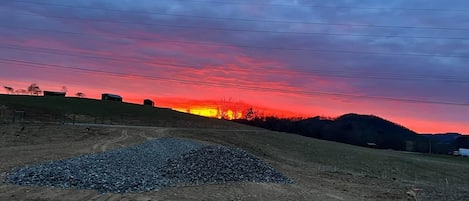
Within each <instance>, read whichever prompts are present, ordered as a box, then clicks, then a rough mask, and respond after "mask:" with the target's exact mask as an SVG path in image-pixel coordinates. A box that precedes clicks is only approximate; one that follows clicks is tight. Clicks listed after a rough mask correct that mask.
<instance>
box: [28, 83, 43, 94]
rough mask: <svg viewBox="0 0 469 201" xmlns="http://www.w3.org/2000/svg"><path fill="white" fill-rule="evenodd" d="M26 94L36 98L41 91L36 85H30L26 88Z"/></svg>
mask: <svg viewBox="0 0 469 201" xmlns="http://www.w3.org/2000/svg"><path fill="white" fill-rule="evenodd" d="M28 92H29V93H30V94H31V95H36V96H38V95H39V94H41V92H42V90H41V88H39V86H38V85H37V84H36V83H32V84H30V85H29V86H28Z"/></svg>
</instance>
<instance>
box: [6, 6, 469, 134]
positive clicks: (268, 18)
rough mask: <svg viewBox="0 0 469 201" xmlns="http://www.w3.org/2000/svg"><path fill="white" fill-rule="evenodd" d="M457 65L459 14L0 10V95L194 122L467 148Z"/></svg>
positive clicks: (462, 82)
mask: <svg viewBox="0 0 469 201" xmlns="http://www.w3.org/2000/svg"><path fill="white" fill-rule="evenodd" d="M468 63H469V1H467V0H451V1H443V0H389V1H383V0H381V1H378V0H334V1H327V0H255V1H253V0H233V1H224V0H112V1H111V0H107V1H104V0H80V1H65V0H60V1H58V0H48V1H41V0H8V1H6V0H3V1H0V66H1V67H0V85H1V86H10V87H13V88H15V89H24V88H26V87H27V86H28V85H29V84H30V83H38V85H39V86H40V87H41V89H43V90H61V87H62V86H67V88H68V94H69V95H71V96H73V94H75V93H76V92H83V93H85V94H86V95H87V97H89V98H99V96H100V93H102V92H108V93H115V94H119V95H122V96H123V97H124V101H127V102H136V103H140V102H142V99H144V98H152V99H153V100H154V101H155V102H156V105H157V106H161V107H171V108H175V109H178V110H182V111H190V112H192V113H196V114H205V115H215V114H216V110H215V109H216V107H218V106H220V105H225V107H230V109H231V110H233V111H241V110H244V109H246V108H247V107H249V106H253V108H254V109H255V110H258V111H263V112H264V114H276V115H279V116H303V117H305V116H316V115H322V116H329V117H336V116H339V115H341V114H344V113H350V112H354V113H361V114H374V115H377V116H381V117H383V118H386V119H389V120H391V121H394V122H396V123H399V124H401V125H403V126H406V127H408V128H410V129H412V130H415V131H417V132H422V133H426V132H434V133H435V132H461V133H467V134H469V93H468V91H469V90H468V89H469V66H468ZM3 93H6V92H3ZM222 100H224V101H222ZM221 102H230V103H231V104H222V103H221ZM429 102H433V103H437V104H431V103H429ZM226 105H229V106H226Z"/></svg>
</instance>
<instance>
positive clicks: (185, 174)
mask: <svg viewBox="0 0 469 201" xmlns="http://www.w3.org/2000/svg"><path fill="white" fill-rule="evenodd" d="M161 174H162V175H163V176H164V177H165V178H168V179H170V181H171V182H174V183H176V184H179V183H183V184H187V183H188V184H220V183H226V182H242V181H246V182H268V183H283V184H287V183H292V180H290V179H289V178H288V177H286V176H284V175H283V174H282V173H280V172H279V171H277V170H275V169H274V168H273V167H272V166H270V165H268V164H267V163H265V162H263V161H261V160H259V159H258V158H257V157H255V156H253V155H251V154H249V153H247V152H246V151H244V150H241V149H230V148H226V147H223V146H206V147H203V148H200V149H198V150H195V151H192V152H188V153H186V154H183V155H182V156H181V157H179V158H175V159H169V160H168V161H167V163H166V165H165V166H163V168H162V171H161Z"/></svg>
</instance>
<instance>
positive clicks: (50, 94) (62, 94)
mask: <svg viewBox="0 0 469 201" xmlns="http://www.w3.org/2000/svg"><path fill="white" fill-rule="evenodd" d="M44 96H58V97H65V92H58V91H44Z"/></svg>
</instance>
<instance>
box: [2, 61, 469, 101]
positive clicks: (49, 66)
mask: <svg viewBox="0 0 469 201" xmlns="http://www.w3.org/2000/svg"><path fill="white" fill-rule="evenodd" d="M0 63H7V64H16V65H18V64H22V65H26V66H30V67H37V68H40V69H41V68H42V69H56V70H57V69H58V70H65V71H79V72H88V73H100V74H106V75H112V76H119V77H121V76H132V77H139V78H141V79H147V80H166V81H176V82H180V83H187V84H198V85H205V86H214V87H230V88H238V89H246V90H255V91H263V92H281V93H287V94H296V95H305V96H318V95H319V96H339V97H348V98H364V99H378V100H386V101H399V102H408V103H425V104H441V105H453V106H469V103H456V102H444V101H433V100H418V99H402V98H393V97H381V96H367V95H354V94H345V93H331V92H320V91H302V90H290V89H278V88H270V87H259V86H247V85H237V84H229V83H216V82H206V81H199V80H186V79H177V78H167V77H158V76H147V75H138V74H130V73H120V72H112V71H104V70H95V69H86V68H77V67H68V66H62V65H52V64H44V63H37V62H28V61H22V60H14V59H0Z"/></svg>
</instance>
